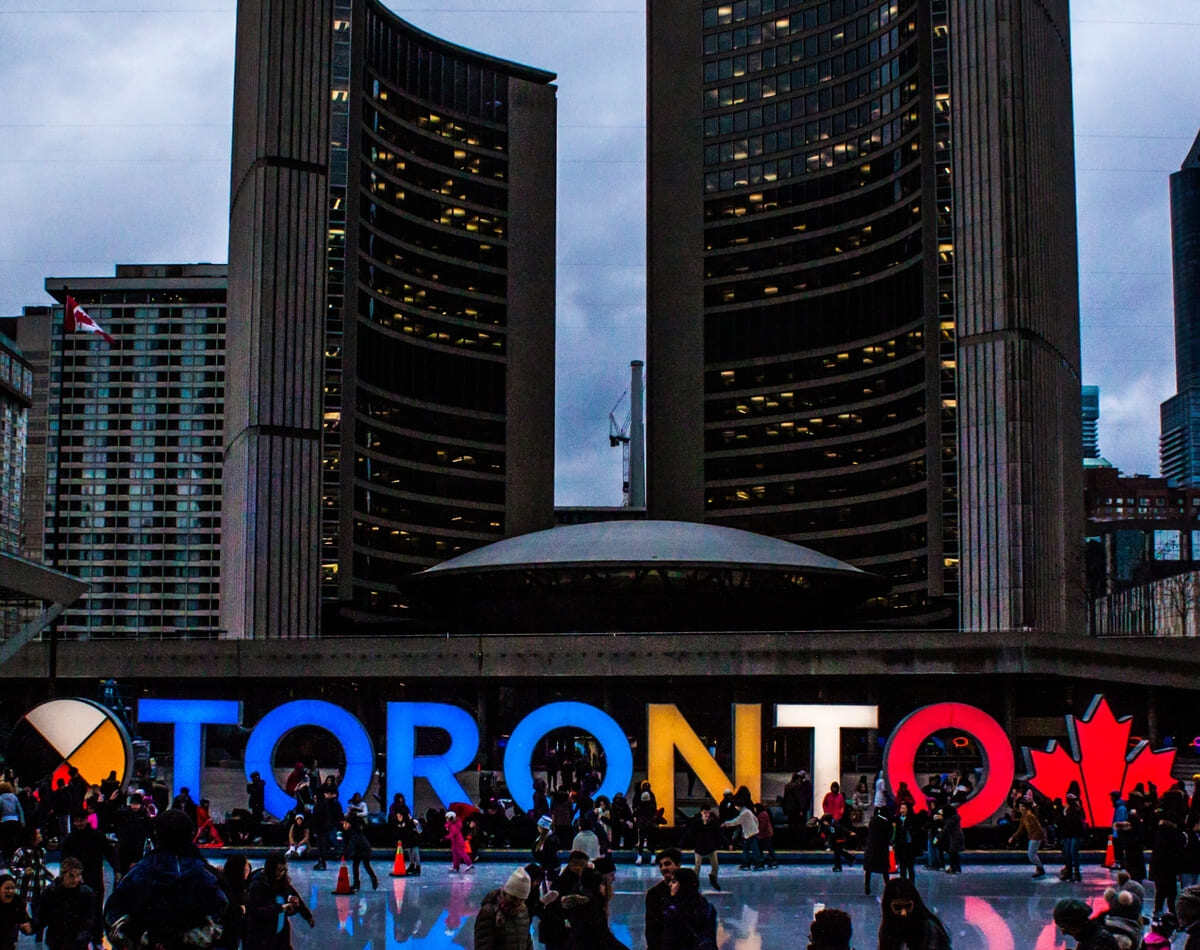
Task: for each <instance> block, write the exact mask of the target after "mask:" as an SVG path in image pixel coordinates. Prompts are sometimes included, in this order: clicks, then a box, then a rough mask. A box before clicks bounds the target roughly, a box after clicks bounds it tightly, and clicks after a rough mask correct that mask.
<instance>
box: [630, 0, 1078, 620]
mask: <svg viewBox="0 0 1200 950" xmlns="http://www.w3.org/2000/svg"><path fill="white" fill-rule="evenodd" d="M1066 30H1067V25H1066V4H1065V2H1061V3H1050V4H1042V3H1036V2H1033V0H1003V2H988V3H985V4H983V5H982V6H977V5H975V4H973V3H965V2H953V0H908V2H901V3H882V4H879V3H867V2H865V0H831V2H827V3H822V4H819V5H818V4H814V5H812V6H811V7H810V8H803V9H795V10H792V9H789V8H788V7H787V6H785V5H779V4H773V5H771V7H770V8H769V9H767V8H765V5H763V4H757V3H753V2H751V3H747V4H745V5H743V4H732V5H712V6H709V5H705V6H703V7H702V8H696V9H694V8H692V7H689V6H688V5H687V4H685V3H682V2H680V0H651V2H650V4H649V13H648V30H647V36H648V81H649V91H648V143H647V160H648V182H647V216H648V235H647V287H648V290H647V308H648V309H647V372H648V379H649V385H648V393H647V395H648V405H647V436H648V460H649V461H648V500H647V507H648V512H649V516H650V517H652V518H688V519H697V518H701V517H702V518H704V519H705V520H709V521H716V522H718V523H722V524H728V525H731V526H736V527H741V528H746V529H749V530H753V531H758V532H762V533H767V534H774V535H777V536H780V537H784V538H787V539H788V540H792V541H796V542H798V543H801V544H805V545H809V546H811V547H814V548H816V549H817V550H821V551H823V552H825V553H828V554H830V555H832V556H836V557H839V558H841V559H843V560H847V561H849V562H851V563H853V564H856V565H858V566H860V567H863V568H865V569H868V570H872V571H876V572H878V573H881V574H884V575H885V576H887V577H889V578H890V579H891V582H892V594H891V604H892V608H893V610H894V612H895V614H896V616H897V618H898V619H900V618H904V620H905V621H906V622H908V623H912V624H923V625H932V626H944V625H955V624H961V626H962V627H964V628H967V629H1008V628H1012V629H1019V628H1023V627H1030V628H1045V629H1052V628H1067V629H1073V628H1074V627H1075V626H1076V624H1077V623H1079V624H1080V628H1081V621H1082V611H1081V607H1082V582H1081V581H1079V580H1077V579H1076V574H1078V573H1079V572H1078V571H1077V570H1076V568H1078V567H1079V566H1080V559H1079V554H1078V547H1079V542H1078V539H1079V537H1081V531H1082V505H1081V496H1082V491H1081V484H1080V474H1079V463H1078V455H1079V445H1080V418H1079V398H1080V393H1079V376H1078V367H1079V343H1078V303H1077V289H1076V283H1075V273H1076V264H1075V260H1076V246H1075V223H1074V222H1075V215H1074V171H1073V164H1072V162H1073V142H1072V134H1071V128H1072V123H1071V89H1070V63H1069V37H1068V34H1067V32H1066ZM1035 64H1036V66H1035ZM1072 407H1073V408H1072ZM1080 577H1081V574H1080Z"/></svg>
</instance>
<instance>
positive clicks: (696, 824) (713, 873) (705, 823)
mask: <svg viewBox="0 0 1200 950" xmlns="http://www.w3.org/2000/svg"><path fill="white" fill-rule="evenodd" d="M684 840H685V842H686V843H687V845H688V846H690V847H691V849H692V851H694V852H695V855H696V874H697V875H698V874H699V873H700V868H701V866H702V865H703V864H704V862H705V860H707V861H708V883H709V884H711V885H712V886H713V890H716V891H719V890H720V889H721V885H720V883H719V882H718V871H719V869H720V861H719V860H718V858H717V851H718V850H719V849H720V847H721V845H722V844H724V839H723V837H722V835H721V824H720V822H719V821H717V812H716V809H715V807H714V806H713V805H711V804H709V805H705V806H704V807H703V808H701V809H700V811H699V813H698V814H697V815H696V816H695V817H694V818H692V819H691V821H689V822H688V823H687V827H686V828H685V829H684Z"/></svg>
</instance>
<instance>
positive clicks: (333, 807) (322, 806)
mask: <svg viewBox="0 0 1200 950" xmlns="http://www.w3.org/2000/svg"><path fill="white" fill-rule="evenodd" d="M318 788H319V789H320V792H319V794H317V795H316V797H315V798H314V799H313V812H312V837H311V839H310V843H311V844H312V845H314V846H315V847H316V849H317V863H316V864H314V865H313V870H314V871H324V870H325V866H326V859H327V858H328V856H329V854H330V852H331V851H332V849H333V845H334V839H335V838H336V836H337V830H338V828H340V827H341V824H342V803H341V802H340V801H338V792H337V786H336V785H322V786H318Z"/></svg>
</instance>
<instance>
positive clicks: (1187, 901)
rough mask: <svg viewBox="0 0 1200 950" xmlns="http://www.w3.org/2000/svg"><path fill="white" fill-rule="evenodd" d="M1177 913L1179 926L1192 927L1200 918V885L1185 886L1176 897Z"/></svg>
mask: <svg viewBox="0 0 1200 950" xmlns="http://www.w3.org/2000/svg"><path fill="white" fill-rule="evenodd" d="M1175 913H1176V914H1178V915H1179V926H1180V927H1190V926H1191V925H1192V924H1194V923H1195V922H1196V921H1198V920H1200V887H1187V888H1184V890H1183V893H1182V894H1180V895H1179V896H1178V897H1177V898H1175Z"/></svg>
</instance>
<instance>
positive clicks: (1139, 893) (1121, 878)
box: [1117, 871, 1146, 903]
mask: <svg viewBox="0 0 1200 950" xmlns="http://www.w3.org/2000/svg"><path fill="white" fill-rule="evenodd" d="M1117 890H1118V891H1132V892H1133V894H1134V895H1135V896H1136V897H1137V899H1138V900H1139V901H1141V902H1142V903H1145V901H1146V889H1145V888H1144V887H1142V884H1141V882H1140V881H1135V880H1134V879H1133V878H1131V877H1130V876H1129V872H1128V871H1118V872H1117Z"/></svg>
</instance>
